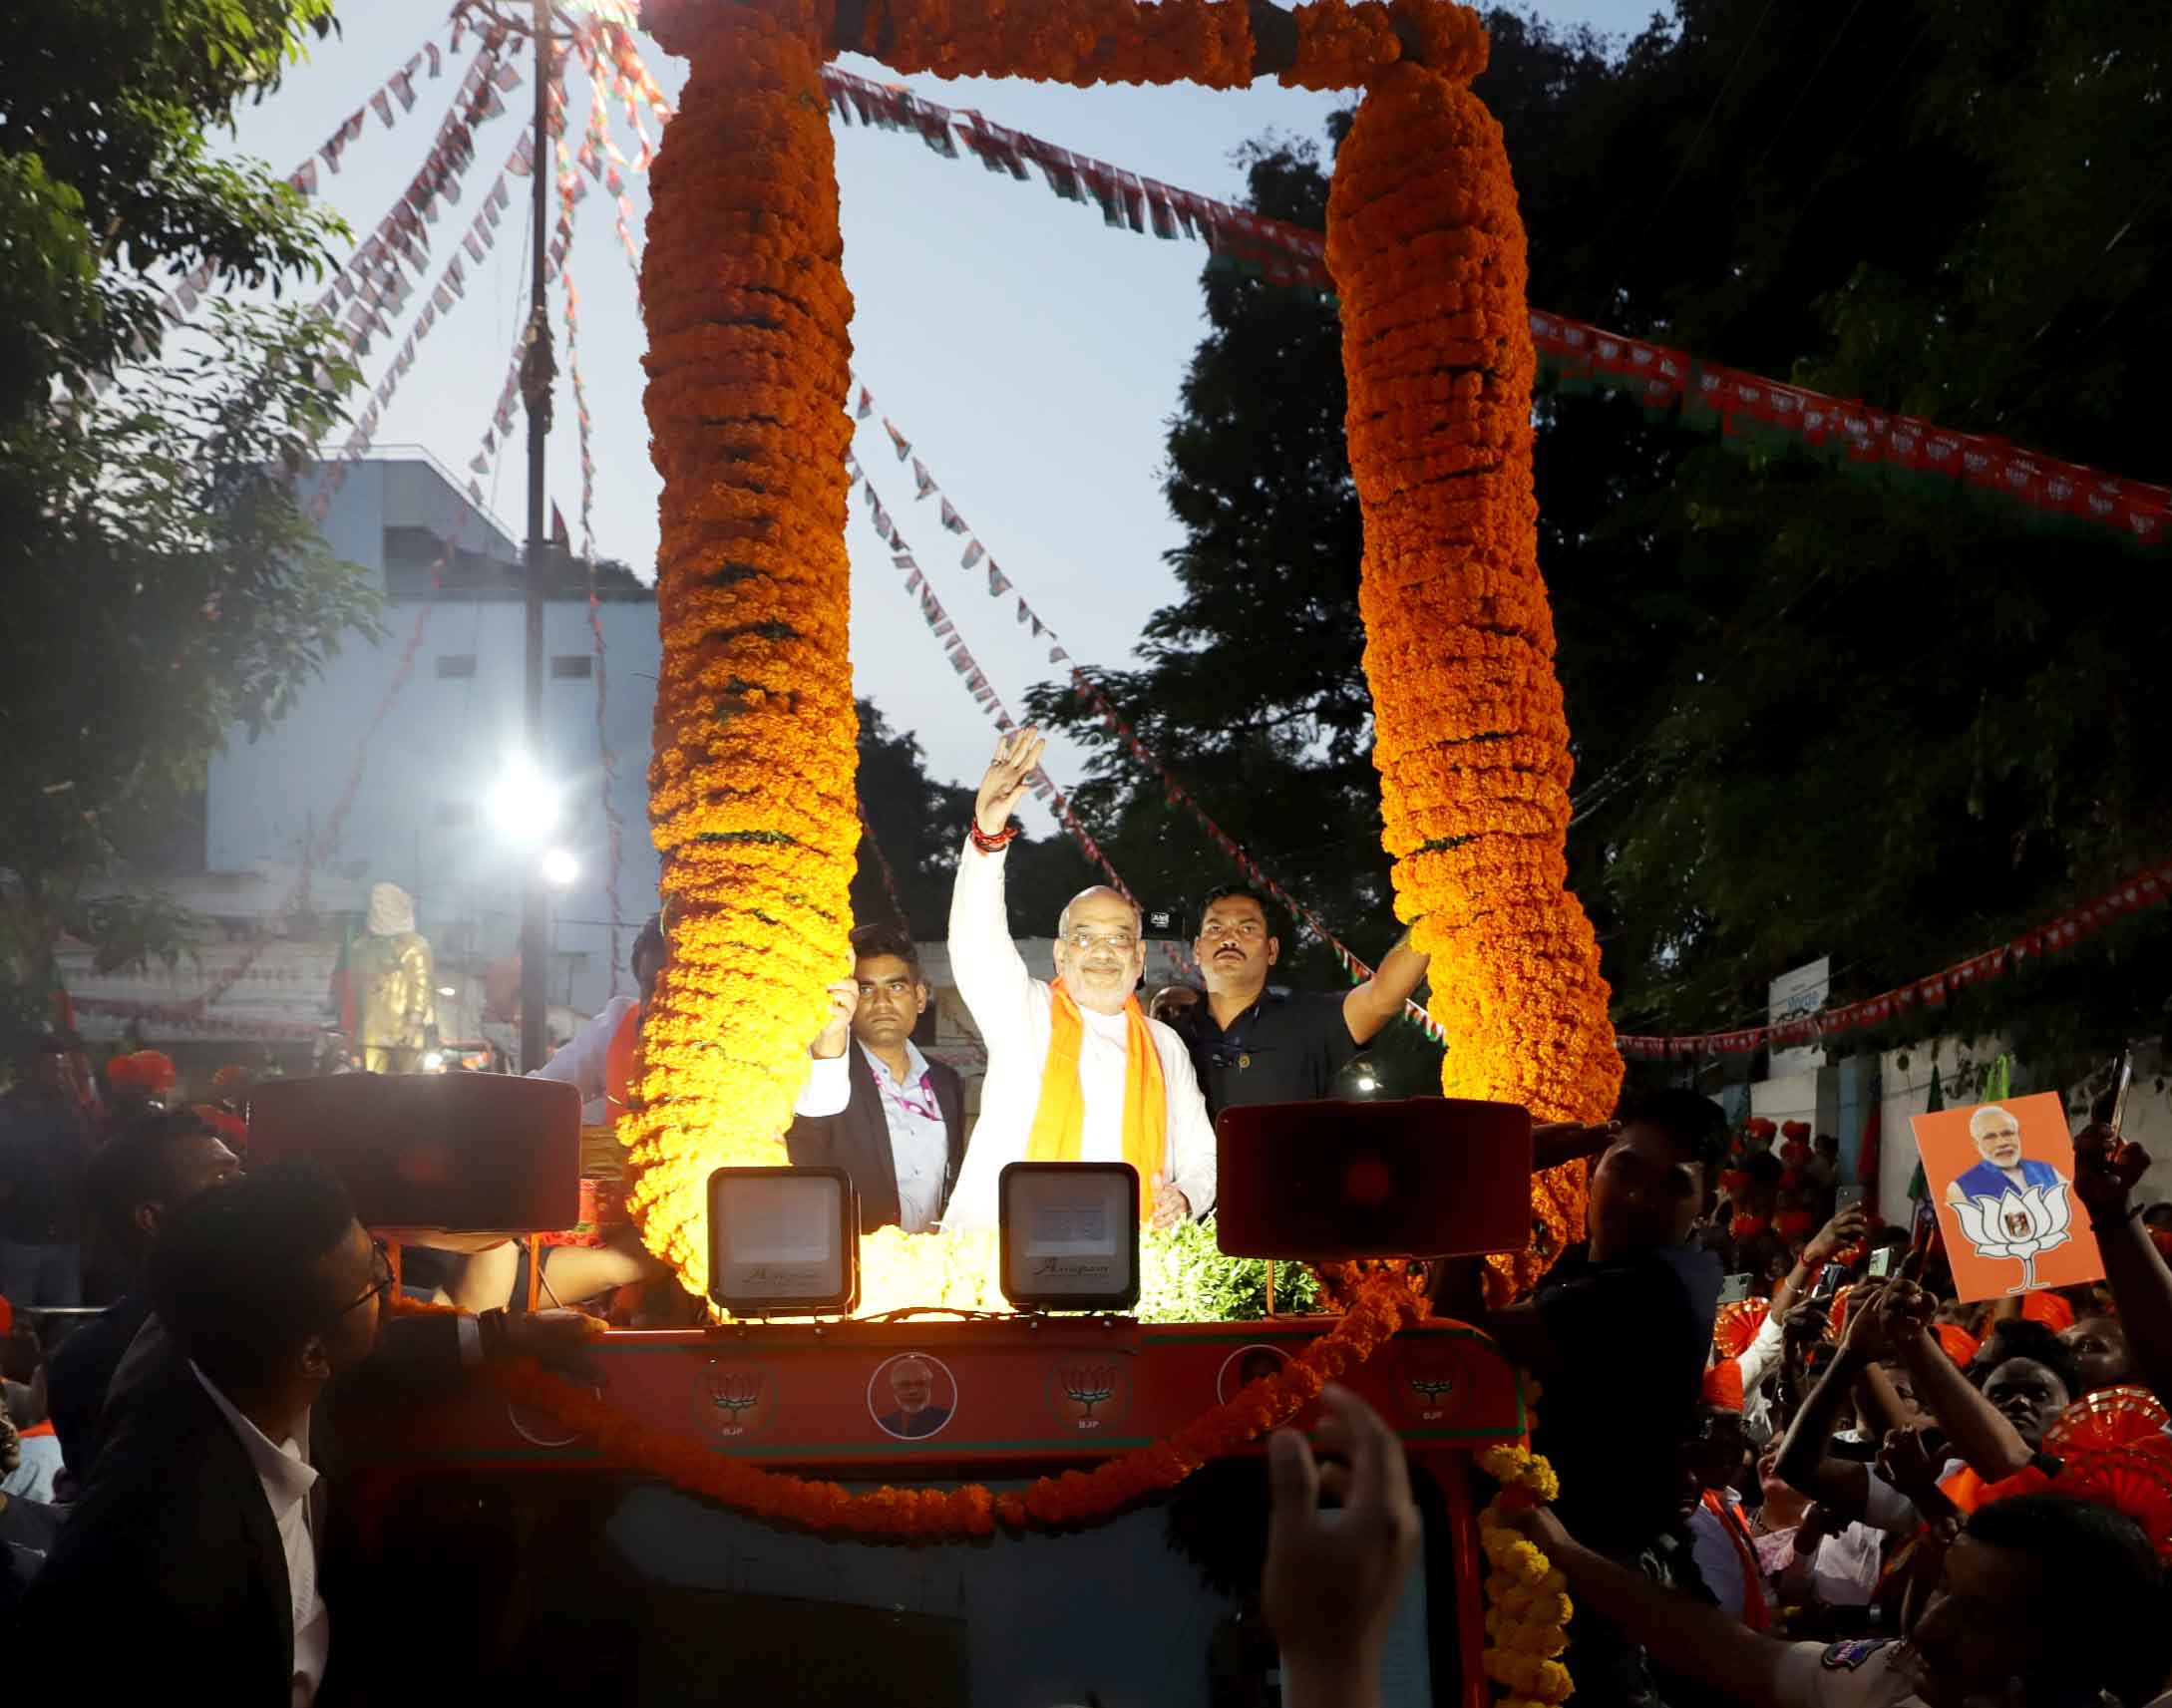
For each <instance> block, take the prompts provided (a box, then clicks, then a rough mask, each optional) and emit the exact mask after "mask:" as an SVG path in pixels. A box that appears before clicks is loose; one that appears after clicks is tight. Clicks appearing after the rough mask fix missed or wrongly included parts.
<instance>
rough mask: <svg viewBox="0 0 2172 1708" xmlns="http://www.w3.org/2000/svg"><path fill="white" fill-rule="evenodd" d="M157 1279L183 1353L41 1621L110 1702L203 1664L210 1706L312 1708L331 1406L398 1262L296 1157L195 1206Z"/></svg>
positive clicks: (170, 1229) (140, 1422) (201, 1686)
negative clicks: (321, 1462)
mask: <svg viewBox="0 0 2172 1708" xmlns="http://www.w3.org/2000/svg"><path fill="white" fill-rule="evenodd" d="M149 1284H150V1295H151V1301H152V1306H153V1310H154V1313H155V1315H156V1318H157V1321H158V1324H159V1325H160V1327H161V1328H163V1330H164V1338H165V1345H164V1346H163V1348H162V1349H161V1350H160V1354H159V1356H158V1357H157V1359H156V1360H155V1362H154V1363H153V1364H152V1365H151V1366H150V1367H149V1368H148V1369H146V1370H144V1371H143V1372H142V1373H141V1375H140V1377H139V1378H138V1382H137V1386H136V1387H135V1389H134V1390H133V1391H132V1392H131V1393H130V1395H129V1403H128V1405H127V1408H126V1411H125V1412H124V1413H123V1414H122V1415H120V1416H119V1418H118V1419H116V1420H112V1421H113V1433H112V1434H111V1436H110V1437H109V1439H108V1440H107V1441H106V1442H105V1444H104V1445H103V1447H102V1449H101V1451H100V1453H99V1456H98V1463H97V1465H96V1467H95V1468H94V1470H93V1472H92V1474H91V1478H90V1482H89V1486H88V1487H87V1488H86V1489H85V1491H84V1494H83V1500H82V1503H81V1505H80V1506H79V1507H78V1508H77V1510H76V1512H75V1515H74V1517H73V1518H72V1520H71V1521H70V1523H69V1526H68V1528H67V1529H66V1530H65V1531H64V1532H63V1533H62V1535H61V1537H60V1540H59V1541H58V1542H57V1543H56V1544H55V1546H54V1548H53V1551H52V1554H51V1556H50V1557H49V1558H48V1560H47V1561H46V1565H45V1569H44V1570H43V1571H42V1572H40V1573H39V1575H38V1577H37V1579H36V1580H35V1581H34V1582H33V1583H32V1585H31V1589H30V1593H29V1595H28V1596H27V1597H26V1598H25V1601H24V1605H23V1617H24V1618H25V1619H26V1620H30V1621H33V1623H34V1626H35V1628H37V1629H39V1630H40V1631H41V1632H43V1633H44V1640H43V1641H42V1642H41V1643H40V1644H39V1645H37V1646H38V1647H39V1648H40V1649H41V1650H42V1651H43V1652H44V1653H46V1654H48V1655H51V1656H53V1657H55V1660H56V1664H57V1665H58V1666H60V1667H61V1668H62V1669H63V1670H65V1671H68V1672H73V1673H74V1674H75V1685H76V1688H77V1689H80V1688H81V1686H82V1685H83V1684H86V1683H88V1684H91V1685H93V1686H94V1687H103V1688H98V1689H95V1691H94V1693H96V1694H99V1695H101V1696H102V1697H103V1698H104V1699H106V1700H111V1701H133V1700H138V1699H143V1700H149V1699H150V1698H151V1697H152V1695H153V1694H154V1692H157V1693H161V1694H164V1693H166V1692H167V1691H168V1690H169V1689H170V1688H171V1686H172V1684H173V1682H174V1680H173V1674H172V1670H171V1669H172V1668H173V1666H174V1665H175V1662H176V1658H177V1657H179V1656H186V1657H187V1671H188V1685H189V1688H190V1689H191V1690H192V1691H194V1692H197V1693H200V1694H201V1695H202V1696H203V1697H204V1698H205V1699H207V1700H215V1701H222V1702H267V1703H268V1702H292V1703H295V1704H302V1705H306V1704H307V1703H309V1702H312V1701H313V1700H314V1699H315V1696H316V1692H317V1688H318V1686H319V1685H321V1683H322V1682H323V1679H324V1672H325V1666H326V1663H327V1661H328V1659H329V1657H330V1653H331V1615H330V1613H329V1611H328V1610H327V1608H326V1606H325V1603H324V1597H323V1595H322V1594H321V1593H320V1592H319V1589H318V1571H319V1568H320V1567H321V1565H322V1563H323V1559H322V1542H323V1537H324V1534H325V1520H326V1506H327V1502H326V1490H325V1488H324V1485H323V1483H322V1481H321V1479H320V1478H319V1476H318V1472H317V1467H316V1462H315V1459H314V1457H313V1454H312V1446H313V1445H314V1444H316V1443H320V1442H321V1441H322V1439H323V1426H322V1419H321V1416H320V1415H319V1411H318V1401H319V1399H320V1398H322V1396H323V1395H324V1393H325V1391H326V1389H327V1387H328V1386H329V1385H330V1384H331V1383H332V1382H333V1381H334V1380H335V1379H336V1378H339V1377H341V1376H343V1375H345V1374H346V1373H347V1372H349V1371H352V1370H355V1369H357V1368H358V1367H360V1366H361V1365H362V1364H363V1363H364V1362H365V1361H366V1360H367V1359H368V1358H369V1356H370V1354H371V1353H372V1352H373V1351H375V1350H376V1347H377V1338H378V1327H379V1322H380V1319H381V1316H382V1313H383V1310H384V1298H385V1294H386V1293H387V1292H389V1291H390V1290H391V1287H392V1284H393V1279H392V1271H391V1268H390V1266H389V1265H388V1264H387V1263H386V1261H385V1254H384V1251H383V1249H382V1247H380V1246H378V1245H377V1244H376V1243H375V1242H374V1241H373V1240H372V1239H371V1238H370V1236H369V1234H368V1232H367V1231H366V1230H365V1229H364V1228H363V1226H362V1224H361V1223H360V1222H358V1221H357V1220H355V1217H354V1209H353V1206H352V1205H351V1204H350V1203H349V1202H348V1199H347V1194H346V1192H345V1190H344V1189H343V1188H342V1187H341V1186H340V1185H339V1183H338V1182H337V1181H336V1180H334V1179H333V1178H332V1176H331V1175H330V1174H328V1173H327V1172H326V1171H325V1170H324V1169H322V1168H321V1167H319V1166H317V1165H315V1164H313V1163H307V1162H293V1163H281V1164H275V1165H273V1166H272V1167H270V1168H268V1169H264V1170H262V1171H260V1172H259V1173H257V1174H253V1175H249V1176H246V1177H244V1178H243V1179H241V1180H238V1181H234V1182H232V1183H231V1184H229V1185H227V1186H224V1187H221V1188H220V1189H219V1190H218V1191H216V1192H208V1193H203V1194H200V1195H198V1196H196V1197H194V1198H192V1199H191V1200H189V1201H188V1202H187V1203H186V1204H184V1205H182V1206H181V1209H180V1210H179V1211H178V1212H177V1213H176V1214H175V1215H174V1216H173V1218H172V1219H171V1221H170V1222H169V1223H168V1224H167V1225H166V1226H165V1227H163V1228H162V1230H161V1233H160V1237H159V1242H158V1244H157V1245H156V1246H155V1247H154V1248H153V1251H152V1254H151V1263H150V1274H149ZM440 1320H442V1322H443V1324H444V1330H443V1332H444V1333H445V1334H446V1335H447V1337H448V1360H447V1362H449V1363H450V1364H452V1365H453V1366H454V1367H455V1368H457V1367H458V1356H457V1354H455V1353H452V1351H451V1345H450V1337H451V1336H452V1335H453V1334H454V1333H455V1328H454V1319H452V1318H444V1319H440ZM147 1332H148V1331H147ZM117 1398H118V1396H117ZM117 1622H118V1627H119V1628H121V1629H124V1630H126V1632H127V1637H126V1640H125V1641H122V1642H115V1641H114V1640H113V1632H114V1631H115V1629H116V1628H117ZM63 1657H65V1658H63Z"/></svg>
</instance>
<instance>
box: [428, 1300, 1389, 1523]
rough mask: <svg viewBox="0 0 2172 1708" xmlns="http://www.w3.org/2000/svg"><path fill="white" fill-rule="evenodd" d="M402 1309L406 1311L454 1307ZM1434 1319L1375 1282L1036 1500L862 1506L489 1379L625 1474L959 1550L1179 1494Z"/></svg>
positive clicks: (600, 1403) (874, 1500)
mask: <svg viewBox="0 0 2172 1708" xmlns="http://www.w3.org/2000/svg"><path fill="white" fill-rule="evenodd" d="M395 1297H396V1298H397V1299H398V1302H397V1303H395V1305H394V1306H393V1309H394V1310H395V1311H402V1312H442V1311H445V1310H449V1309H450V1308H451V1307H450V1306H443V1305H427V1304H419V1303H416V1302H414V1301H411V1300H408V1299H405V1298H402V1297H399V1295H395ZM1424 1314H1425V1306H1424V1304H1423V1302H1422V1301H1421V1300H1419V1299H1417V1298H1414V1297H1413V1296H1412V1295H1411V1293H1410V1291H1409V1289H1408V1288H1407V1287H1405V1286H1403V1285H1402V1284H1401V1283H1400V1281H1399V1280H1390V1279H1388V1278H1384V1277H1383V1278H1380V1279H1376V1280H1374V1281H1372V1282H1369V1283H1368V1284H1367V1285H1365V1286H1364V1287H1363V1288H1361V1289H1360V1291H1359V1292H1358V1294H1357V1296H1356V1297H1355V1298H1354V1299H1353V1300H1352V1301H1351V1304H1350V1309H1349V1312H1348V1314H1347V1315H1345V1316H1344V1317H1343V1318H1342V1320H1341V1321H1340V1322H1338V1323H1337V1324H1336V1325H1335V1326H1334V1327H1333V1328H1331V1329H1329V1330H1328V1331H1327V1332H1326V1333H1325V1334H1323V1335H1321V1336H1320V1337H1319V1338H1318V1339H1317V1340H1314V1341H1312V1342H1311V1343H1310V1344H1309V1345H1307V1346H1306V1347H1305V1348H1304V1349H1303V1350H1302V1351H1300V1352H1299V1353H1298V1354H1297V1355H1296V1356H1295V1357H1294V1358H1292V1359H1290V1360H1289V1362H1288V1363H1287V1364H1286V1365H1285V1366H1283V1368H1282V1369H1281V1371H1280V1372H1279V1373H1277V1374H1276V1375H1274V1376H1271V1377H1263V1378H1261V1379H1260V1380H1259V1381H1257V1382H1253V1383H1250V1384H1248V1385H1247V1386H1246V1387H1244V1388H1243V1389H1241V1390H1239V1391H1238V1393H1236V1394H1235V1395H1233V1396H1232V1397H1231V1398H1230V1399H1229V1401H1228V1402H1226V1403H1225V1404H1222V1405H1219V1406H1216V1407H1215V1408H1214V1409H1213V1410H1212V1411H1209V1412H1205V1413H1202V1414H1201V1415H1200V1416H1199V1417H1198V1418H1195V1419H1194V1420H1193V1421H1192V1422H1191V1423H1189V1424H1187V1425H1186V1426H1185V1427H1184V1428H1183V1429H1181V1430H1179V1431H1178V1432H1177V1433H1176V1434H1175V1435H1173V1436H1171V1437H1169V1439H1168V1440H1166V1441H1160V1442H1156V1443H1155V1444H1154V1445H1153V1446H1151V1447H1142V1448H1135V1449H1134V1450H1132V1451H1131V1452H1129V1453H1126V1454H1124V1455H1122V1456H1121V1457H1119V1458H1116V1459H1111V1460H1108V1461H1106V1462H1105V1463H1103V1464H1101V1465H1098V1466H1096V1467H1095V1468H1094V1469H1093V1470H1091V1471H1066V1472H1065V1473H1064V1474H1063V1475H1062V1476H1060V1477H1043V1478H1040V1479H1038V1480H1037V1481H1036V1482H1034V1483H1033V1484H1032V1485H1031V1486H1029V1487H1028V1488H1026V1489H1025V1490H1023V1491H1014V1492H1010V1493H1005V1494H1002V1495H995V1494H991V1493H990V1492H989V1491H988V1490H987V1489H986V1488H984V1487H982V1486H981V1485H979V1484H977V1483H976V1484H970V1485H968V1486H966V1487H964V1488H961V1489H888V1488H886V1489H878V1490H875V1491H873V1492H872V1493H868V1494H855V1493H854V1492H853V1491H851V1490H849V1489H847V1488H845V1487H843V1486H842V1485H840V1484H837V1483H825V1482H817V1481H815V1480H814V1479H811V1478H806V1477H794V1476H790V1475H788V1474H786V1473H784V1472H777V1471H763V1470H761V1469H759V1468H758V1467H756V1466H753V1465H750V1464H748V1463H747V1462H746V1461H745V1460H741V1459H733V1458H730V1457H727V1456H722V1455H719V1454H717V1453H715V1452H713V1451H712V1450H711V1449H709V1448H708V1447H706V1446H704V1445H703V1444H702V1443H701V1442H699V1441H696V1440H694V1439H692V1438H690V1437H686V1436H677V1435H666V1434H664V1433H662V1432H661V1431H658V1430H652V1429H650V1428H649V1427H648V1426H647V1425H646V1424H642V1423H637V1422H635V1421H634V1420H633V1419H632V1418H629V1417H627V1416H625V1415H624V1414H623V1413H621V1412H619V1411H617V1410H615V1409H614V1408H613V1407H612V1406H611V1405H610V1403H609V1402H608V1401H606V1400H603V1399H601V1398H599V1397H598V1396H597V1395H595V1394H594V1393H591V1392H590V1391H589V1390H588V1389H586V1388H583V1387H580V1386H578V1385H577V1384H575V1383H572V1382H568V1381H566V1380H564V1379H563V1378H562V1377H558V1376H553V1375H551V1374H549V1373H548V1372H547V1371H545V1370H544V1369H543V1367H542V1366H541V1365H540V1364H538V1363H537V1362H536V1361H535V1360H534V1359H532V1358H523V1359H515V1360H511V1361H509V1362H506V1363H500V1364H490V1365H486V1366H485V1373H486V1375H487V1376H488V1378H489V1379H490V1381H491V1382H492V1383H493V1384H494V1385H495V1386H496V1387H497V1388H498V1389H499V1391H500V1392H502V1393H503V1394H504V1395H505V1396H506V1398H507V1399H508V1400H510V1401H512V1402H513V1403H514V1404H516V1405H520V1406H526V1407H529V1408H532V1409H533V1410H536V1411H539V1412H542V1413H543V1414H544V1415H545V1416H547V1417H550V1418H553V1419H555V1420H556V1421H557V1422H558V1423H560V1424H561V1425H563V1426H564V1427H565V1428H567V1429H569V1430H574V1431H577V1432H578V1433H580V1434H581V1435H584V1436H587V1437H589V1438H590V1439H591V1440H593V1441H594V1442H595V1443H596V1446H597V1447H598V1449H599V1450H600V1451H601V1452H602V1454H603V1456H604V1457H605V1458H606V1459H608V1460H610V1461H612V1462H613V1463H614V1464H618V1465H623V1466H626V1467H628V1468H630V1469H633V1470H636V1471H641V1472H645V1473H647V1474H648V1475H650V1476H652V1477H658V1478H661V1479H663V1480H664V1481H665V1482H667V1483H670V1484H671V1485H672V1486H673V1487H675V1488H679V1489H683V1490H685V1491H686V1492H687V1493H688V1494H690V1495H700V1496H703V1497H705V1498H707V1499H709V1500H712V1501H716V1502H718V1503H720V1504H721V1505H724V1506H727V1507H732V1508H736V1509H738V1510H739V1511H741V1512H746V1513H751V1514H753V1515H754V1516H755V1517H756V1518H759V1519H765V1520H769V1521H772V1522H775V1523H783V1524H793V1525H798V1526H801V1527H803V1528H804V1529H807V1530H813V1531H835V1532H843V1533H846V1534H849V1535H853V1536H863V1537H892V1538H894V1539H897V1540H901V1541H947V1540H955V1539H958V1538H960V1537H978V1536H987V1535H989V1534H990V1533H991V1532H992V1531H994V1529H995V1528H996V1526H997V1525H998V1524H1001V1525H1004V1526H1007V1527H1009V1528H1010V1529H1012V1530H1024V1529H1025V1528H1027V1527H1028V1526H1030V1525H1047V1526H1058V1525H1081V1524H1090V1523H1093V1522H1095V1521H1097V1520H1100V1519H1105V1518H1107V1517H1109V1516H1110V1515H1111V1514H1113V1513H1116V1512H1118V1511H1119V1510H1121V1509H1122V1508H1125V1507H1128V1506H1130V1505H1131V1504H1132V1503H1133V1502H1134V1501H1138V1500H1142V1499H1144V1498H1145V1497H1147V1496H1149V1495H1155V1494H1159V1493H1161V1492H1162V1491H1164V1490H1167V1489H1174V1488H1175V1487H1176V1486H1177V1485H1178V1484H1179V1483H1181V1482H1183V1481H1184V1480H1185V1478H1187V1477H1189V1476H1191V1474H1192V1473H1193V1472H1195V1471H1197V1470H1198V1469H1199V1468H1200V1467H1201V1466H1202V1465H1204V1464H1206V1463H1207V1461H1209V1460H1210V1459H1215V1458H1218V1457H1220V1456H1221V1455H1223V1454H1227V1453H1231V1452H1234V1451H1235V1450H1236V1449H1238V1448H1240V1447H1242V1446H1244V1445H1245V1444H1246V1443H1247V1442H1249V1441H1257V1440H1258V1439H1259V1438H1260V1437H1261V1436H1263V1435H1265V1434H1266V1433H1267V1431H1269V1430H1271V1429H1276V1428H1278V1427H1280V1426H1281V1425H1282V1424H1285V1423H1287V1422H1288V1421H1289V1420H1290V1419H1291V1418H1293V1417H1295V1416H1296V1415H1297V1413H1298V1412H1300V1411H1302V1410H1303V1409H1304V1408H1305V1407H1306V1406H1307V1405H1309V1404H1311V1402H1312V1401H1314V1400H1316V1399H1317V1398H1319V1392H1320V1390H1321V1389H1322V1388H1323V1387H1325V1386H1326V1385H1327V1384H1328V1383H1329V1382H1332V1381H1334V1380H1335V1379H1336V1378H1337V1377H1339V1376H1341V1375H1342V1374H1343V1373H1344V1372H1346V1371H1348V1370H1351V1369H1354V1368H1355V1367H1356V1366H1357V1365H1359V1364H1362V1363H1363V1362H1364V1361H1365V1360H1366V1359H1368V1358H1370V1357H1371V1356H1372V1355H1373V1354H1374V1353H1375V1352H1377V1351H1378V1350H1379V1349H1380V1348H1381V1347H1383V1346H1385V1345H1386V1344H1387V1343H1388V1341H1389V1340H1391V1339H1393V1338H1394V1336H1395V1334H1396V1333H1397V1331H1398V1330H1400V1329H1402V1328H1403V1327H1405V1326H1406V1325H1407V1324H1410V1323H1414V1322H1417V1321H1419V1320H1420V1319H1421V1318H1422V1317H1423V1316H1424ZM597 1328H598V1331H600V1329H601V1324H598V1325H597Z"/></svg>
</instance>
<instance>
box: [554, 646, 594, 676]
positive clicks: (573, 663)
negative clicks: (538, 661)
mask: <svg viewBox="0 0 2172 1708" xmlns="http://www.w3.org/2000/svg"><path fill="white" fill-rule="evenodd" d="M594 674H595V659H594V658H593V657H592V656H591V655H590V654H588V653H585V652H561V653H558V654H556V655H555V656H554V657H552V659H551V660H550V679H551V680H552V681H553V682H585V681H587V680H588V678H589V677H591V676H593V675H594Z"/></svg>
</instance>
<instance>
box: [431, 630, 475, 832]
mask: <svg viewBox="0 0 2172 1708" xmlns="http://www.w3.org/2000/svg"><path fill="white" fill-rule="evenodd" d="M441 662H442V661H441ZM438 823H439V824H441V825H443V826H445V827H446V828H447V829H448V830H463V831H464V830H466V829H468V828H469V827H470V826H471V825H473V824H474V823H475V803H474V802H473V801H440V802H439V803H438Z"/></svg>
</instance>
